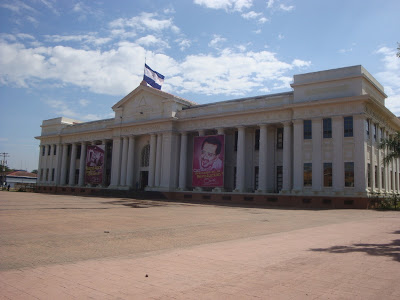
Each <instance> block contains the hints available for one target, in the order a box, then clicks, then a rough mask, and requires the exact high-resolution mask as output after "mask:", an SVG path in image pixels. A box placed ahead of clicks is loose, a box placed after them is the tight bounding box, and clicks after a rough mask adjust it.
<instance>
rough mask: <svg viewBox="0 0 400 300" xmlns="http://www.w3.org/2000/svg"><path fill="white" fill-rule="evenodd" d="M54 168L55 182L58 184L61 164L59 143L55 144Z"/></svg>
mask: <svg viewBox="0 0 400 300" xmlns="http://www.w3.org/2000/svg"><path fill="white" fill-rule="evenodd" d="M56 160H57V163H56V170H55V176H56V178H55V184H56V185H59V184H60V177H61V164H62V148H61V144H57V154H56Z"/></svg>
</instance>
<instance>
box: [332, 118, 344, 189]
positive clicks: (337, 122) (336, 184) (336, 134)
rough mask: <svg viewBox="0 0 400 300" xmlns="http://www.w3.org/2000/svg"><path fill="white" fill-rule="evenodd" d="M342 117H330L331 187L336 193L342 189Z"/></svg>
mask: <svg viewBox="0 0 400 300" xmlns="http://www.w3.org/2000/svg"><path fill="white" fill-rule="evenodd" d="M343 122H344V120H343V117H333V118H332V138H333V154H332V157H333V161H332V188H333V191H334V192H336V193H343V191H344V160H343V137H344V124H343Z"/></svg>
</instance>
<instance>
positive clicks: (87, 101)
mask: <svg viewBox="0 0 400 300" xmlns="http://www.w3.org/2000/svg"><path fill="white" fill-rule="evenodd" d="M89 103H90V101H89V100H86V99H81V100H79V104H80V106H83V107H85V106H88V105H89Z"/></svg>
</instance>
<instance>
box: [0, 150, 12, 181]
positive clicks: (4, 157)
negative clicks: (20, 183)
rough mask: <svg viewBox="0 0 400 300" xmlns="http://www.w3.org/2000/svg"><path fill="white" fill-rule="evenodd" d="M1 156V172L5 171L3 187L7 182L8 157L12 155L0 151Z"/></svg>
mask: <svg viewBox="0 0 400 300" xmlns="http://www.w3.org/2000/svg"><path fill="white" fill-rule="evenodd" d="M0 156H2V157H3V159H2V160H1V172H2V173H3V177H2V182H1V187H2V188H3V187H4V186H5V182H6V165H7V161H6V158H7V157H10V155H8V153H6V152H2V153H0Z"/></svg>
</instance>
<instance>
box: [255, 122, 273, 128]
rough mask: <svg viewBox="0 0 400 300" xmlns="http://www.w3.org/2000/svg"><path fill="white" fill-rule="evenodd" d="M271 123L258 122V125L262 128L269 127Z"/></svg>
mask: <svg viewBox="0 0 400 300" xmlns="http://www.w3.org/2000/svg"><path fill="white" fill-rule="evenodd" d="M269 125H270V124H268V123H262V124H258V127H260V128H262V127H263V128H267V127H268V126H269Z"/></svg>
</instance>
